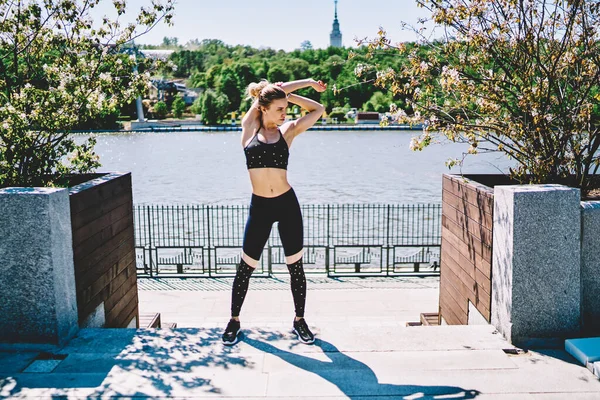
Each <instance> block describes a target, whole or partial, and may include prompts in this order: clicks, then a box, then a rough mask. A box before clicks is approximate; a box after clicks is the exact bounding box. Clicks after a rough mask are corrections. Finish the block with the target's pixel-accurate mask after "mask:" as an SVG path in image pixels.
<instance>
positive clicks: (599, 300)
mask: <svg viewBox="0 0 600 400" xmlns="http://www.w3.org/2000/svg"><path fill="white" fill-rule="evenodd" d="M598 227H600V201H586V202H582V203H581V308H582V310H581V313H582V325H583V326H582V328H583V332H584V333H585V334H588V335H594V336H598V335H600V235H599V234H598ZM599 366H600V365H599Z"/></svg>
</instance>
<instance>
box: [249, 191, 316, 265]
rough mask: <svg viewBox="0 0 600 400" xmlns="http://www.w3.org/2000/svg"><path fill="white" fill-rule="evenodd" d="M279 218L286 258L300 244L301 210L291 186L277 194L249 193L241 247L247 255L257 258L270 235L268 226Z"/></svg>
mask: <svg viewBox="0 0 600 400" xmlns="http://www.w3.org/2000/svg"><path fill="white" fill-rule="evenodd" d="M276 221H279V237H280V238H281V244H282V245H283V252H284V253H285V255H286V257H289V256H293V255H294V254H296V253H298V252H300V251H301V250H302V248H303V247H304V243H303V242H304V230H303V229H304V228H303V225H302V212H301V211H300V204H298V198H297V197H296V193H294V189H290V190H288V191H287V192H285V193H284V194H282V195H280V196H277V197H261V196H257V195H255V194H253V195H252V200H251V201H250V213H249V215H248V220H247V221H246V230H245V232H244V243H243V249H244V253H246V255H247V256H249V257H250V258H252V259H254V260H258V259H260V255H261V254H262V252H263V249H264V248H265V244H266V243H267V240H268V239H269V235H270V234H271V227H272V226H273V224H274V223H275V222H276Z"/></svg>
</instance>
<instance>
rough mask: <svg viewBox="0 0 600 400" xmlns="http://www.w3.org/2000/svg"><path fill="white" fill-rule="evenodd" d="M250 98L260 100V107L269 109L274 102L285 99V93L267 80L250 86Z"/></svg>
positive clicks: (248, 90)
mask: <svg viewBox="0 0 600 400" xmlns="http://www.w3.org/2000/svg"><path fill="white" fill-rule="evenodd" d="M247 92H248V98H251V99H254V100H258V105H260V106H263V107H265V108H268V107H269V105H271V103H272V102H273V101H274V100H279V99H285V98H286V97H287V94H286V93H285V91H284V90H283V89H282V88H281V87H279V86H277V85H275V84H272V83H269V81H267V80H266V79H263V80H261V81H260V82H258V83H251V84H250V85H248V89H247Z"/></svg>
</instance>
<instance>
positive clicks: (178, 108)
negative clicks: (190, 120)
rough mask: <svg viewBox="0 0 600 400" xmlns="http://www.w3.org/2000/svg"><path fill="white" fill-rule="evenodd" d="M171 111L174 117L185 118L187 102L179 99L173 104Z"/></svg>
mask: <svg viewBox="0 0 600 400" xmlns="http://www.w3.org/2000/svg"><path fill="white" fill-rule="evenodd" d="M171 111H172V113H173V117H175V118H181V117H182V116H183V112H184V111H185V101H184V100H183V99H182V98H181V97H177V98H176V99H175V100H174V101H173V104H171Z"/></svg>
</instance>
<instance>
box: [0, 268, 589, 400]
mask: <svg viewBox="0 0 600 400" xmlns="http://www.w3.org/2000/svg"><path fill="white" fill-rule="evenodd" d="M333 283H334V282H331V281H327V280H318V279H317V280H310V282H309V300H308V308H307V321H308V322H309V324H310V325H311V326H313V327H314V331H315V332H316V333H317V335H318V338H319V339H318V341H317V343H316V344H315V345H313V346H306V345H302V344H299V343H297V342H296V340H295V339H294V337H293V336H292V335H291V333H290V325H291V316H293V312H292V309H293V303H292V300H291V295H290V293H289V291H288V290H287V282H286V281H285V280H282V281H280V282H274V281H260V280H256V281H255V282H253V285H252V287H251V291H250V292H249V294H248V298H247V302H246V303H245V304H244V310H243V312H242V318H243V327H244V332H245V335H244V340H243V341H242V342H240V343H239V344H238V345H236V346H234V347H232V348H229V347H225V346H222V344H221V343H220V342H219V337H220V334H221V330H222V327H223V324H224V323H225V322H226V321H227V313H228V308H229V293H228V290H227V288H228V284H229V285H230V284H231V282H230V281H227V280H223V281H201V280H200V281H196V282H195V281H187V282H176V281H171V282H169V283H168V284H166V283H164V282H152V283H151V282H140V308H141V311H142V312H144V311H158V312H161V313H163V319H164V320H169V321H175V322H177V323H178V324H179V326H180V327H182V328H178V329H175V330H170V329H156V330H134V329H86V330H82V331H80V333H79V335H78V337H77V338H75V339H73V340H72V341H71V342H70V343H69V344H68V345H67V346H66V347H64V348H63V349H60V350H57V351H55V352H54V355H53V356H52V358H58V360H56V359H55V360H43V361H35V362H33V363H32V360H33V359H34V358H35V357H36V356H37V355H38V354H37V353H35V352H21V353H15V352H12V353H11V352H3V353H0V397H2V396H4V397H11V398H36V397H51V396H64V398H69V399H70V398H119V397H125V398H166V397H169V398H205V397H212V398H231V399H252V398H272V399H344V398H352V399H399V398H402V399H471V398H477V399H484V400H486V399H556V400H558V399H590V400H591V399H600V381H598V379H596V378H595V377H594V376H593V375H592V373H591V372H589V371H588V370H587V369H585V368H583V367H581V366H579V365H578V364H576V363H575V362H574V360H573V359H572V358H571V357H570V356H569V355H567V354H566V353H565V352H564V351H562V350H538V351H535V352H534V351H529V352H526V353H521V354H518V355H510V354H507V352H506V351H505V350H507V349H512V346H510V345H509V344H508V343H507V342H506V341H505V340H504V339H503V338H502V337H501V336H500V335H499V334H497V333H496V332H495V330H494V329H493V328H492V327H490V326H445V327H410V328H407V327H405V326H404V324H405V321H408V320H416V319H417V318H418V313H419V312H423V311H435V310H436V309H437V289H436V288H437V281H436V280H435V279H424V280H418V279H406V278H405V279H394V280H389V279H388V280H381V279H364V280H360V279H356V280H353V279H345V280H340V281H339V282H335V283H336V284H338V286H335V287H332V285H333ZM156 285H159V286H160V285H162V286H163V287H161V289H162V290H161V291H160V292H158V291H154V290H150V288H151V287H157V286H156ZM167 286H168V287H169V288H167ZM203 286H204V287H205V289H208V288H207V286H210V287H212V289H211V290H199V289H200V288H201V287H203ZM65 356H66V357H65ZM60 358H64V359H62V360H60ZM36 367H38V368H39V370H38V371H40V372H33V371H34V368H36ZM44 370H45V371H46V372H44ZM26 371H29V372H26ZM48 371H51V372H48Z"/></svg>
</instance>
